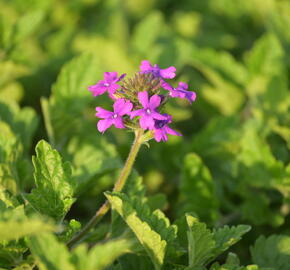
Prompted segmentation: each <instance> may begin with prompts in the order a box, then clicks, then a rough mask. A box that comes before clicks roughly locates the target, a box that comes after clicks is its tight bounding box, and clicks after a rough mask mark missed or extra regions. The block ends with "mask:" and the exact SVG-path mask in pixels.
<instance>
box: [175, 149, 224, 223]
mask: <svg viewBox="0 0 290 270" xmlns="http://www.w3.org/2000/svg"><path fill="white" fill-rule="evenodd" d="M183 164H184V165H183V170H182V175H181V184H180V192H181V195H180V203H181V209H180V210H182V213H186V212H194V213H196V214H197V215H198V216H199V218H200V219H202V220H209V221H215V220H216V218H217V210H218V200H217V196H216V191H215V186H214V183H213V180H212V177H211V174H210V171H209V170H208V168H207V167H206V166H205V165H204V164H203V162H202V160H201V159H200V157H199V156H197V155H196V154H194V153H190V154H187V155H186V157H185V159H184V162H183ZM179 207H180V205H179ZM180 210H179V211H180Z"/></svg>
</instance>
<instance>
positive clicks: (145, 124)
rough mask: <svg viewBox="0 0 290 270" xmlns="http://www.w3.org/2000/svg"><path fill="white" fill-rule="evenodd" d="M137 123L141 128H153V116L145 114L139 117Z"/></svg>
mask: <svg viewBox="0 0 290 270" xmlns="http://www.w3.org/2000/svg"><path fill="white" fill-rule="evenodd" d="M139 123H140V127H141V128H143V129H153V127H154V124H155V122H154V120H153V118H152V117H151V116H148V115H145V114H144V115H143V116H142V117H141V118H140V120H139Z"/></svg>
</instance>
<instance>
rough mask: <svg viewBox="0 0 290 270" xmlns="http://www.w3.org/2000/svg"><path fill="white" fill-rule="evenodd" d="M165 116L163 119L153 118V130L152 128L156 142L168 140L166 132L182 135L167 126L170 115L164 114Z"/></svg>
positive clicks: (170, 119)
mask: <svg viewBox="0 0 290 270" xmlns="http://www.w3.org/2000/svg"><path fill="white" fill-rule="evenodd" d="M165 117H166V119H165V120H155V124H154V127H153V130H154V139H155V140H156V141H157V142H160V141H167V140H168V137H167V134H170V135H175V136H182V135H181V134H180V133H179V132H177V131H175V130H173V129H171V128H170V127H169V126H168V124H169V123H171V122H172V116H171V115H168V114H166V115H165Z"/></svg>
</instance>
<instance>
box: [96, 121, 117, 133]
mask: <svg viewBox="0 0 290 270" xmlns="http://www.w3.org/2000/svg"><path fill="white" fill-rule="evenodd" d="M112 124H113V120H112V119H105V120H100V121H99V122H98V124H97V126H98V130H99V131H100V132H102V133H104V132H105V130H106V129H107V128H109V127H110V126H111V125H112Z"/></svg>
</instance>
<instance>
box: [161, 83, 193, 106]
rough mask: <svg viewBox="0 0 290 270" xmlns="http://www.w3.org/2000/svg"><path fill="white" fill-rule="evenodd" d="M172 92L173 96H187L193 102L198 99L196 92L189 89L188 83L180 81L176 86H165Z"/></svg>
mask: <svg viewBox="0 0 290 270" xmlns="http://www.w3.org/2000/svg"><path fill="white" fill-rule="evenodd" d="M164 88H165V89H167V90H168V91H169V92H170V93H169V95H170V96H171V97H174V98H176V97H179V98H186V99H188V101H189V102H190V103H191V102H193V101H195V99H196V93H195V92H192V91H187V88H188V85H187V83H184V82H180V83H179V84H178V86H177V87H176V88H173V87H171V86H170V85H169V84H167V85H166V87H164Z"/></svg>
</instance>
